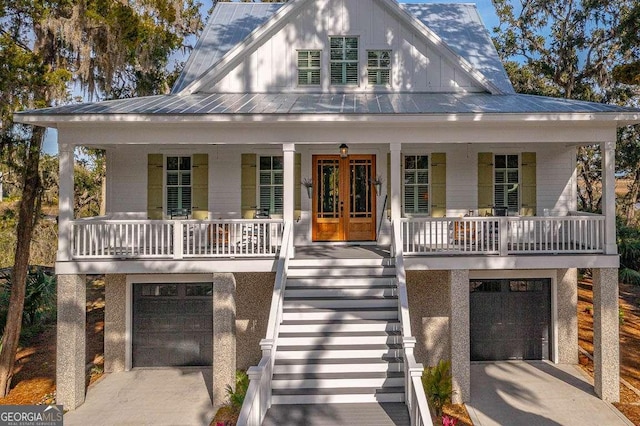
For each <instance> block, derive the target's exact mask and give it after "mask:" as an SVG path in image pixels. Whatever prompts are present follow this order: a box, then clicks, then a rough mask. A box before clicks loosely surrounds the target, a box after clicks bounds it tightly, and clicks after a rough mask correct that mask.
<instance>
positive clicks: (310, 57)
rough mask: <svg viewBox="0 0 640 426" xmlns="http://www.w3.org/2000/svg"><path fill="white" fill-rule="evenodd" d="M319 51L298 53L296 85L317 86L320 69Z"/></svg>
mask: <svg viewBox="0 0 640 426" xmlns="http://www.w3.org/2000/svg"><path fill="white" fill-rule="evenodd" d="M321 56H322V51H320V50H299V51H298V85H299V86H319V85H320V69H321V59H320V58H321Z"/></svg>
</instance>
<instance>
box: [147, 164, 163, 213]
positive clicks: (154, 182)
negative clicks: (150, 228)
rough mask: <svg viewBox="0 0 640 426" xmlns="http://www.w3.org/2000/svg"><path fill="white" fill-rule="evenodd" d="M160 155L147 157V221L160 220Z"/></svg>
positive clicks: (161, 178)
mask: <svg viewBox="0 0 640 426" xmlns="http://www.w3.org/2000/svg"><path fill="white" fill-rule="evenodd" d="M163 162H164V156H163V155H162V154H149V155H148V156H147V216H148V217H149V219H153V220H158V219H162V216H163V215H162V212H163V209H162V206H163V200H164V197H163V194H162V182H163V171H164V167H163Z"/></svg>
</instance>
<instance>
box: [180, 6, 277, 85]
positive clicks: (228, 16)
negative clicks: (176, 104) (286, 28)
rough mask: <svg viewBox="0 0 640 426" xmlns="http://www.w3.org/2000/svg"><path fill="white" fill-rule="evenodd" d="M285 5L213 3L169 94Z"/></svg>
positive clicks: (207, 67) (192, 79) (189, 80)
mask: <svg viewBox="0 0 640 426" xmlns="http://www.w3.org/2000/svg"><path fill="white" fill-rule="evenodd" d="M283 5H284V3H220V2H218V3H216V5H215V7H214V8H213V11H212V13H211V16H210V17H209V21H208V22H207V25H206V27H205V29H204V31H203V32H202V35H201V36H200V39H199V40H198V43H197V44H196V47H195V48H194V49H193V52H191V55H190V56H189V59H188V60H187V63H186V64H185V67H184V70H183V71H182V73H181V74H180V77H178V80H177V81H176V83H175V85H174V87H173V90H172V91H171V92H172V93H178V92H179V91H181V90H182V89H184V88H185V87H187V86H188V85H189V83H191V82H193V81H194V80H196V79H197V78H198V77H200V76H201V75H202V74H203V73H204V72H205V71H207V70H208V69H209V68H210V67H211V66H212V65H214V64H215V63H217V62H218V61H219V60H220V59H222V57H223V56H224V55H225V54H226V53H227V52H229V51H230V50H231V49H233V48H234V47H235V46H236V45H238V44H240V43H241V42H242V41H243V40H244V39H245V38H247V36H248V35H249V34H251V32H253V31H254V30H255V29H256V28H258V27H259V26H261V25H262V24H264V23H265V22H266V21H267V20H268V19H269V18H271V16H273V14H274V13H276V12H277V11H278V9H280V8H281V7H282V6H283Z"/></svg>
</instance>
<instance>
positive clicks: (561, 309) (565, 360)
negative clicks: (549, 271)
mask: <svg viewBox="0 0 640 426" xmlns="http://www.w3.org/2000/svg"><path fill="white" fill-rule="evenodd" d="M556 287H557V291H556V294H555V298H556V323H557V328H556V330H557V333H558V339H557V340H558V348H557V351H555V353H556V354H557V356H554V361H555V362H557V363H559V364H577V363H578V316H577V312H578V270H577V269H575V268H571V269H558V270H557V281H556Z"/></svg>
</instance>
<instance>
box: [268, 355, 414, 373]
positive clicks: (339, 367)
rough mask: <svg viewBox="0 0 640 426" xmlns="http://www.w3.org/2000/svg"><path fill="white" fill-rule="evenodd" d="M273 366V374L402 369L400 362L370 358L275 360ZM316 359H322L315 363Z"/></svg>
mask: <svg viewBox="0 0 640 426" xmlns="http://www.w3.org/2000/svg"><path fill="white" fill-rule="evenodd" d="M277 361H278V362H276V364H275V366H274V367H273V372H274V374H281V373H282V374H285V373H287V374H300V373H352V372H365V371H366V372H371V371H378V372H388V371H403V364H402V363H401V362H386V361H381V360H374V359H371V358H352V359H339V358H336V359H309V360H307V361H306V362H304V361H303V362H304V363H303V364H282V363H283V362H287V361H294V360H277ZM316 361H324V362H323V363H316ZM326 361H340V362H336V363H331V364H329V363H326Z"/></svg>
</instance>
